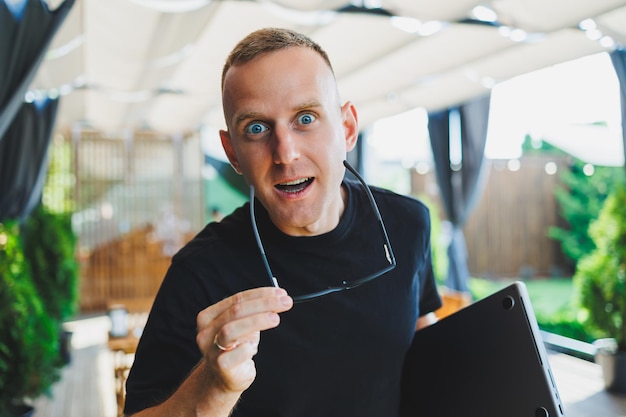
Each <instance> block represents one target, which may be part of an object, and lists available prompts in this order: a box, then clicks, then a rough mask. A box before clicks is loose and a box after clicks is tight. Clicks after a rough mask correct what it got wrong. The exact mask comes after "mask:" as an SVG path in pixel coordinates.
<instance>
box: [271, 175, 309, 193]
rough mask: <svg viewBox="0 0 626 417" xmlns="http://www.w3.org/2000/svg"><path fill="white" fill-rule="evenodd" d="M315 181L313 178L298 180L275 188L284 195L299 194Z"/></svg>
mask: <svg viewBox="0 0 626 417" xmlns="http://www.w3.org/2000/svg"><path fill="white" fill-rule="evenodd" d="M314 180H315V178H314V177H308V178H300V179H297V180H295V181H289V182H283V183H280V184H276V185H275V187H276V188H277V189H279V190H280V191H282V192H284V193H293V194H295V193H299V192H300V191H303V190H304V189H305V188H307V187H308V186H309V185H311V183H312V182H313V181H314Z"/></svg>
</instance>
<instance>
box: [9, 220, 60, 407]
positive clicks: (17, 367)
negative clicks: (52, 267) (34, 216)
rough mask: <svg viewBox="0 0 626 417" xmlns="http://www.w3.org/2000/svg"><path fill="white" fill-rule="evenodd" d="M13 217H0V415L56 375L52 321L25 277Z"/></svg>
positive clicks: (44, 387) (26, 270)
mask: <svg viewBox="0 0 626 417" xmlns="http://www.w3.org/2000/svg"><path fill="white" fill-rule="evenodd" d="M19 233H20V232H19V227H18V225H17V224H16V223H8V222H7V223H4V224H2V223H0V415H2V416H4V415H11V414H9V412H10V410H11V409H12V407H14V406H16V405H19V404H20V403H22V402H24V400H25V399H26V398H35V397H37V396H39V395H41V394H43V393H46V392H47V391H48V390H49V388H50V387H51V386H52V384H53V383H54V382H55V381H57V380H58V379H59V376H60V374H59V369H60V365H61V359H60V356H59V340H58V332H57V327H56V322H55V320H54V319H52V318H51V317H50V316H49V315H48V314H47V313H46V311H45V309H44V306H43V303H42V302H41V299H40V298H39V297H38V295H37V290H36V289H35V286H34V284H33V282H32V280H31V277H30V269H29V266H28V263H27V262H26V261H25V259H24V254H23V250H22V246H21V242H20V236H19Z"/></svg>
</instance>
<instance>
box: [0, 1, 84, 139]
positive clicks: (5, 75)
mask: <svg viewBox="0 0 626 417" xmlns="http://www.w3.org/2000/svg"><path fill="white" fill-rule="evenodd" d="M73 4H74V0H65V1H64V2H63V3H62V4H61V5H60V6H59V7H58V8H57V9H56V10H55V11H50V10H49V9H48V6H47V4H46V3H44V2H43V1H42V0H25V6H24V12H23V13H22V15H21V16H18V17H17V18H16V17H15V16H14V15H13V14H12V13H11V12H10V11H9V8H8V6H7V5H6V2H5V1H4V0H0V80H2V81H1V82H0V141H2V140H3V139H4V133H5V132H6V130H7V129H8V128H9V126H10V125H11V122H12V121H13V118H14V117H15V115H16V114H17V113H18V111H19V109H20V107H21V105H22V103H23V102H24V94H26V91H27V90H28V87H29V86H30V83H31V82H32V80H33V78H34V77H35V75H36V73H37V70H38V68H39V65H40V64H41V61H42V60H43V57H44V55H45V52H46V50H47V48H48V46H49V45H50V42H51V40H52V38H53V37H54V34H55V33H56V31H57V29H58V28H59V27H60V26H61V23H63V21H64V20H65V17H66V16H67V14H68V12H69V11H70V9H71V7H72V5H73Z"/></svg>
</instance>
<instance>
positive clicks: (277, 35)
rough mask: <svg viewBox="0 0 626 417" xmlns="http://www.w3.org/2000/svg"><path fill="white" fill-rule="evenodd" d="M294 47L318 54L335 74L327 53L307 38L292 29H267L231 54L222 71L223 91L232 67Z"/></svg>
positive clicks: (240, 45)
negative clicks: (307, 49) (227, 74)
mask: <svg viewBox="0 0 626 417" xmlns="http://www.w3.org/2000/svg"><path fill="white" fill-rule="evenodd" d="M292 47H303V48H309V49H311V50H313V51H315V52H317V53H318V54H319V55H320V56H321V57H322V58H323V59H324V61H325V62H326V64H328V67H329V68H330V71H331V72H333V66H332V65H331V63H330V59H329V58H328V55H327V54H326V52H325V51H324V50H323V49H322V47H321V46H319V45H318V44H317V43H315V42H313V41H312V40H311V39H310V38H308V37H307V36H305V35H303V34H301V33H298V32H295V31H293V30H290V29H281V28H265V29H259V30H257V31H254V32H252V33H250V34H249V35H248V36H246V37H245V38H243V39H242V40H241V41H239V43H238V44H237V45H235V47H234V48H233V50H232V51H231V52H230V55H228V58H227V59H226V63H225V64H224V68H223V69H222V89H223V88H224V79H225V78H226V73H227V72H228V70H229V69H230V68H231V67H233V66H237V65H243V64H245V63H247V62H250V61H252V60H254V59H256V58H258V57H260V56H263V55H265V54H268V53H270V52H276V51H280V50H282V49H287V48H292Z"/></svg>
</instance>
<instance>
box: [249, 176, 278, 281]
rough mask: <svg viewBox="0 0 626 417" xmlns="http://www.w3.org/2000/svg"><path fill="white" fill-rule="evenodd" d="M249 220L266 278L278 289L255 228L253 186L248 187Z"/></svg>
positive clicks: (257, 230)
mask: <svg viewBox="0 0 626 417" xmlns="http://www.w3.org/2000/svg"><path fill="white" fill-rule="evenodd" d="M250 220H251V221H252V231H253V232H254V238H255V239H256V244H257V246H258V247H259V251H260V252H261V260H263V265H264V266H265V270H266V271H267V274H268V276H269V277H270V278H271V279H272V285H273V286H274V287H277V288H278V287H279V285H278V280H277V279H276V277H274V273H273V272H272V269H271V268H270V264H269V262H268V261H267V255H266V254H265V248H264V247H263V243H262V242H261V236H259V229H258V228H257V226H256V217H255V215H254V186H252V185H251V186H250Z"/></svg>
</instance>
